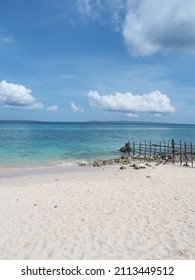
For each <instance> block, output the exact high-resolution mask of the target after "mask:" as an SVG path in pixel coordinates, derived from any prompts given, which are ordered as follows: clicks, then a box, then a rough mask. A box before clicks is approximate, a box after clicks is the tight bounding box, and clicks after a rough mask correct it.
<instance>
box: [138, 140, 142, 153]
mask: <svg viewBox="0 0 195 280" xmlns="http://www.w3.org/2000/svg"><path fill="white" fill-rule="evenodd" d="M141 146H142V144H141V142H140V143H139V157H140V156H141Z"/></svg>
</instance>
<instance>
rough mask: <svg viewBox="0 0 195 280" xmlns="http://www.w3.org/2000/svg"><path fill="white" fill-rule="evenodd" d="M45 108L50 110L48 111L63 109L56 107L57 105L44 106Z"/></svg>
mask: <svg viewBox="0 0 195 280" xmlns="http://www.w3.org/2000/svg"><path fill="white" fill-rule="evenodd" d="M46 110H47V111H50V112H62V111H63V109H60V108H58V106H57V105H51V106H48V107H47V108H46Z"/></svg>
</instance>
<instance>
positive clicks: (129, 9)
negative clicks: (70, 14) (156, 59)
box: [77, 0, 195, 56]
mask: <svg viewBox="0 0 195 280" xmlns="http://www.w3.org/2000/svg"><path fill="white" fill-rule="evenodd" d="M77 3H78V7H79V10H80V12H81V13H82V15H85V16H88V17H91V18H93V19H96V20H99V21H100V22H101V24H102V22H104V23H105V21H107V22H108V24H112V26H113V28H114V29H115V30H116V25H117V26H118V28H117V30H118V31H120V32H121V33H122V36H123V38H124V41H125V44H126V46H127V49H128V51H129V53H130V55H132V56H150V55H153V54H155V53H157V52H160V51H175V50H176V51H182V52H186V53H190V54H195V29H194V26H195V9H194V8H193V7H194V0H171V1H170V0H164V1H161V0H155V1H154V0H147V1H145V0H77Z"/></svg>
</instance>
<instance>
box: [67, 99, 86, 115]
mask: <svg viewBox="0 0 195 280" xmlns="http://www.w3.org/2000/svg"><path fill="white" fill-rule="evenodd" d="M70 106H71V109H72V111H73V112H74V113H83V112H84V109H83V108H80V107H77V106H76V105H75V104H74V103H73V102H71V103H70Z"/></svg>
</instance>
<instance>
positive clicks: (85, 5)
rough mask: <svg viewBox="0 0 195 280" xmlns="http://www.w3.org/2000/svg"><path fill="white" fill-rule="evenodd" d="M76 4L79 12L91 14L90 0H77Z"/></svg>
mask: <svg viewBox="0 0 195 280" xmlns="http://www.w3.org/2000/svg"><path fill="white" fill-rule="evenodd" d="M77 5H78V9H79V12H80V13H81V14H83V15H85V16H86V15H87V16H88V15H90V14H91V9H92V8H91V4H90V0H77Z"/></svg>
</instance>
